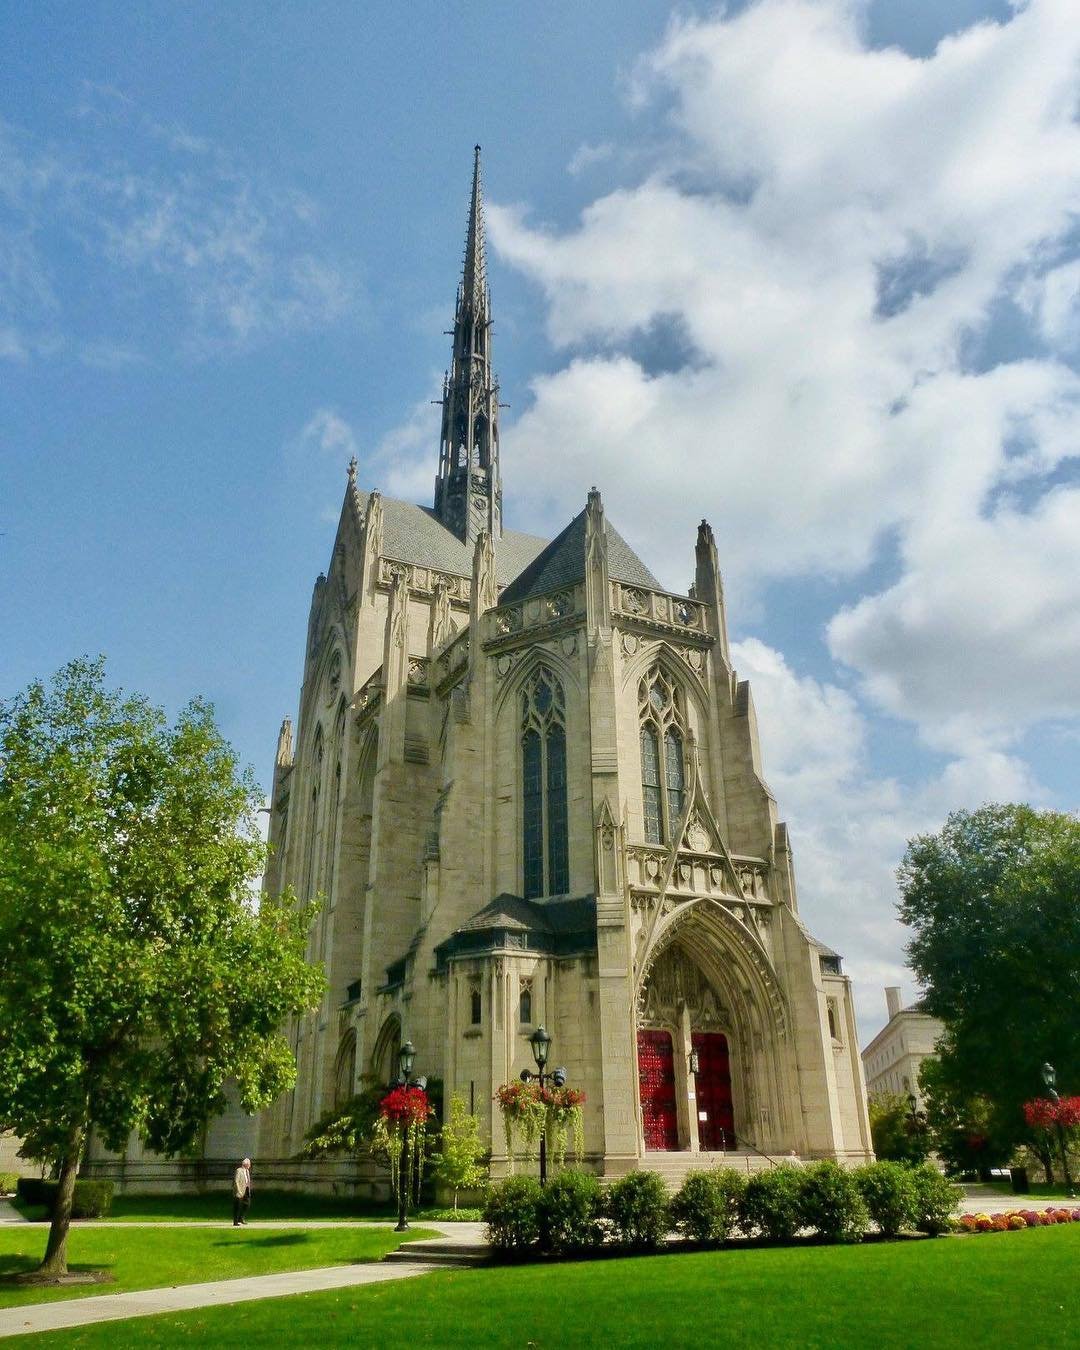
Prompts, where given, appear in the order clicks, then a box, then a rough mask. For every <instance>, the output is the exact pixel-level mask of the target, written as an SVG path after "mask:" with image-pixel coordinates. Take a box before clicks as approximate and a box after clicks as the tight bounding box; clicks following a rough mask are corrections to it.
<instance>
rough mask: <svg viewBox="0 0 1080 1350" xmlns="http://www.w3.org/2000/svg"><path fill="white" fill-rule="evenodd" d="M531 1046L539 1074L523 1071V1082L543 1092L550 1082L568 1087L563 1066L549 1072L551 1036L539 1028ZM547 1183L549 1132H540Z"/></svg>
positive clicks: (543, 1180) (542, 1170)
mask: <svg viewBox="0 0 1080 1350" xmlns="http://www.w3.org/2000/svg"><path fill="white" fill-rule="evenodd" d="M529 1044H530V1045H531V1046H532V1052H533V1059H535V1060H536V1069H537V1072H536V1073H533V1071H532V1070H531V1069H522V1071H521V1081H522V1082H523V1083H530V1082H536V1083H538V1084H539V1086H540V1091H541V1092H543V1090H544V1088H545V1086H546V1085H547V1084H548V1083H549V1082H550V1083H551V1085H552V1086H553V1087H557V1088H561V1087H565V1086H566V1070H565V1069H564V1068H562V1067H561V1066H560V1067H559V1068H558V1069H552V1070H551V1072H550V1073H549V1072H548V1070H547V1062H548V1055H549V1053H550V1051H551V1036H550V1034H549V1033H548V1032H547V1031H546V1030H545V1029H544V1028H543V1027H542V1026H540V1027H537V1028H536V1030H535V1031H534V1032H533V1034H532V1035H531V1036H530V1037H529ZM546 1182H547V1130H546V1129H542V1130H541V1131H540V1185H541V1186H543V1185H545V1183H546Z"/></svg>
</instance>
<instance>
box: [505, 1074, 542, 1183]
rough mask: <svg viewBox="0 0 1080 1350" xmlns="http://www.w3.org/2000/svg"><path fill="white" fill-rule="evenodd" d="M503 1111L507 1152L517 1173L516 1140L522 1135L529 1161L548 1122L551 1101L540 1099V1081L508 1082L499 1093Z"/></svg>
mask: <svg viewBox="0 0 1080 1350" xmlns="http://www.w3.org/2000/svg"><path fill="white" fill-rule="evenodd" d="M495 1100H496V1101H497V1102H498V1103H499V1110H500V1111H501V1112H502V1118H503V1130H504V1132H505V1135H506V1156H507V1158H508V1160H509V1163H510V1173H511V1175H513V1173H514V1164H515V1151H514V1144H515V1141H516V1139H517V1138H518V1136H519V1135H520V1137H521V1141H522V1144H523V1146H524V1147H523V1153H522V1156H523V1157H524V1159H525V1161H526V1162H532V1160H533V1159H534V1158H535V1157H536V1153H537V1148H538V1146H539V1143H540V1133H541V1131H542V1130H543V1129H544V1126H545V1125H546V1123H547V1105H546V1103H545V1102H543V1101H541V1099H540V1085H539V1084H538V1083H504V1084H503V1085H502V1087H501V1088H499V1090H498V1091H497V1092H496V1094H495Z"/></svg>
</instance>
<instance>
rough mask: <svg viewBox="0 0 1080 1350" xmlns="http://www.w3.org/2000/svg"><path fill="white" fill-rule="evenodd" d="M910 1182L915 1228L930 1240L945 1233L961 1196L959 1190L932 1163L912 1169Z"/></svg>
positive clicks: (950, 1224)
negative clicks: (913, 1203) (913, 1193)
mask: <svg viewBox="0 0 1080 1350" xmlns="http://www.w3.org/2000/svg"><path fill="white" fill-rule="evenodd" d="M911 1180H912V1183H913V1185H914V1187H915V1227H916V1228H917V1229H918V1230H919V1232H920V1233H929V1235H930V1236H931V1237H937V1236H938V1235H939V1234H941V1233H947V1232H948V1231H949V1229H950V1228H951V1227H952V1216H953V1213H954V1211H955V1210H956V1206H957V1205H958V1204H959V1202H960V1197H961V1195H962V1194H963V1192H962V1191H961V1190H960V1187H959V1186H954V1185H953V1184H952V1182H951V1181H948V1180H947V1179H946V1178H945V1177H943V1176H942V1175H941V1173H940V1172H939V1171H938V1170H937V1168H936V1167H935V1166H934V1165H933V1163H921V1164H920V1165H919V1166H918V1167H913V1168H912V1169H911Z"/></svg>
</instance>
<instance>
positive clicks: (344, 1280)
mask: <svg viewBox="0 0 1080 1350" xmlns="http://www.w3.org/2000/svg"><path fill="white" fill-rule="evenodd" d="M438 1268H439V1267H437V1266H435V1265H434V1264H432V1263H430V1262H425V1261H396V1262H394V1264H393V1265H387V1264H385V1263H383V1262H381V1261H372V1262H369V1263H366V1264H361V1265H354V1266H327V1267H325V1268H323V1269H319V1270H290V1271H282V1272H280V1273H279V1274H277V1275H255V1276H249V1277H247V1278H246V1279H240V1280H212V1281H209V1282H207V1283H206V1284H180V1285H176V1286H175V1287H173V1288H169V1289H138V1290H135V1291H134V1292H132V1293H129V1294H99V1295H95V1296H93V1297H91V1298H72V1299H64V1300H60V1301H58V1302H56V1303H30V1304H23V1306H22V1307H20V1308H3V1309H0V1337H4V1336H25V1335H29V1334H31V1333H32V1332H36V1331H59V1330H61V1329H63V1328H67V1327H78V1326H85V1325H87V1324H88V1323H90V1322H115V1321H119V1320H120V1319H121V1318H125V1317H154V1316H156V1315H157V1314H158V1313H175V1312H187V1311H189V1310H190V1309H192V1308H218V1307H221V1306H223V1305H224V1304H226V1303H248V1302H250V1301H251V1300H253V1299H261V1298H283V1297H285V1295H287V1294H311V1293H315V1292H317V1291H318V1290H323V1289H348V1288H351V1287H353V1286H354V1285H360V1284H379V1283H381V1282H382V1281H384V1280H402V1279H408V1278H409V1277H410V1276H413V1275H426V1274H428V1273H429V1272H430V1271H432V1270H437V1269H438Z"/></svg>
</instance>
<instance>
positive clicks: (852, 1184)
mask: <svg viewBox="0 0 1080 1350" xmlns="http://www.w3.org/2000/svg"><path fill="white" fill-rule="evenodd" d="M802 1215H803V1223H804V1225H805V1226H806V1227H807V1228H816V1229H817V1231H818V1233H819V1234H820V1235H821V1236H822V1237H823V1238H824V1239H825V1240H826V1241H827V1242H861V1241H862V1239H863V1235H864V1234H865V1232H866V1224H867V1221H868V1217H869V1216H868V1215H867V1212H866V1202H865V1201H864V1200H863V1198H862V1192H861V1191H860V1190H859V1184H858V1182H857V1181H856V1180H855V1176H854V1173H852V1172H849V1171H848V1170H847V1169H846V1168H843V1167H841V1166H839V1164H838V1163H834V1162H831V1161H830V1162H819V1163H814V1165H813V1166H812V1167H807V1168H806V1169H805V1170H804V1172H803V1186H802Z"/></svg>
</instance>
